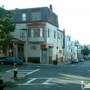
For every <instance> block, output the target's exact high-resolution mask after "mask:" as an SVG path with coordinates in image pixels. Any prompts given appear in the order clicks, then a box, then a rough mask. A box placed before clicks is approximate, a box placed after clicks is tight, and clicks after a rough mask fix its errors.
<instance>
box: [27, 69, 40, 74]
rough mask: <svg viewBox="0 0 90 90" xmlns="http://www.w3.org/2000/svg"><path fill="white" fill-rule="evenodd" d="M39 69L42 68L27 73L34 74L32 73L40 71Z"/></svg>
mask: <svg viewBox="0 0 90 90" xmlns="http://www.w3.org/2000/svg"><path fill="white" fill-rule="evenodd" d="M39 70H40V69H36V70H33V71H32V72H29V73H27V74H26V75H29V74H32V73H34V72H37V71H39Z"/></svg>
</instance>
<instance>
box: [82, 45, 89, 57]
mask: <svg viewBox="0 0 90 90" xmlns="http://www.w3.org/2000/svg"><path fill="white" fill-rule="evenodd" d="M89 52H90V50H89V49H88V47H87V46H83V48H82V53H83V55H89Z"/></svg>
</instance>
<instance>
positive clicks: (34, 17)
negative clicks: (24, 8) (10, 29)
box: [31, 12, 41, 21]
mask: <svg viewBox="0 0 90 90" xmlns="http://www.w3.org/2000/svg"><path fill="white" fill-rule="evenodd" d="M31 18H32V21H34V20H41V12H32V14H31Z"/></svg>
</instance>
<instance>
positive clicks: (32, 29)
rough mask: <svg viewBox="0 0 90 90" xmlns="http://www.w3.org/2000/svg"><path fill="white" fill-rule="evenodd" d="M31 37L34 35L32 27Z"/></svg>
mask: <svg viewBox="0 0 90 90" xmlns="http://www.w3.org/2000/svg"><path fill="white" fill-rule="evenodd" d="M31 37H34V28H31Z"/></svg>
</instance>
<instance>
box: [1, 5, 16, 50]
mask: <svg viewBox="0 0 90 90" xmlns="http://www.w3.org/2000/svg"><path fill="white" fill-rule="evenodd" d="M13 15H14V11H13V10H5V9H4V7H3V6H2V7H0V46H2V47H3V50H4V51H5V49H6V50H7V47H8V45H9V44H10V41H11V40H12V38H13V37H12V36H11V34H10V33H11V32H13V31H14V29H15V25H14V24H13V22H12V19H13Z"/></svg>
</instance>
